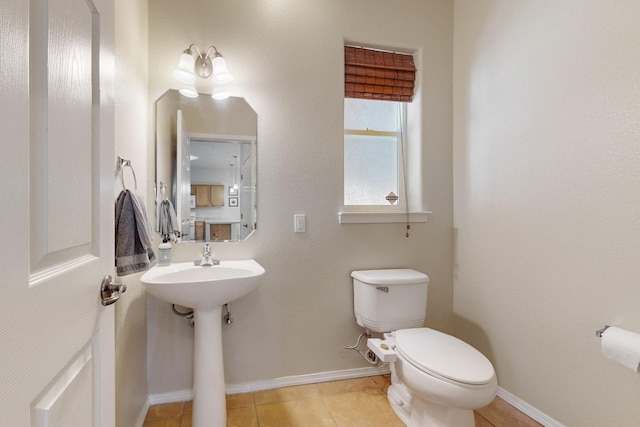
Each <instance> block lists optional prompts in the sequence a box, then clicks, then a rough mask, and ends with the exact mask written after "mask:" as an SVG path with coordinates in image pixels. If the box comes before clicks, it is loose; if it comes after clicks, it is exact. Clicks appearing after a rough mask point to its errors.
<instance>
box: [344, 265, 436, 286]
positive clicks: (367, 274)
mask: <svg viewBox="0 0 640 427" xmlns="http://www.w3.org/2000/svg"><path fill="white" fill-rule="evenodd" d="M351 277H353V278H354V279H356V280H359V281H361V282H363V283H367V284H370V285H387V286H389V285H406V284H411V283H424V282H429V276H427V275H426V274H424V273H420V272H419V271H416V270H412V269H410V268H388V269H382V270H359V271H353V272H351Z"/></svg>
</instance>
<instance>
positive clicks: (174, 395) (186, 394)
mask: <svg viewBox="0 0 640 427" xmlns="http://www.w3.org/2000/svg"><path fill="white" fill-rule="evenodd" d="M187 400H193V390H192V389H188V390H177V391H170V392H168V393H156V394H152V395H150V396H149V404H150V405H160V404H162V403H173V402H184V401H187Z"/></svg>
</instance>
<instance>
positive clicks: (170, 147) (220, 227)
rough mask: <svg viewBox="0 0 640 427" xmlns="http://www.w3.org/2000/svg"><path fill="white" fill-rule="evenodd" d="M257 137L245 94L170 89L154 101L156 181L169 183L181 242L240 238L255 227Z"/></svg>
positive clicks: (248, 234) (158, 183)
mask: <svg viewBox="0 0 640 427" xmlns="http://www.w3.org/2000/svg"><path fill="white" fill-rule="evenodd" d="M256 135H257V115H256V113H255V111H253V109H252V108H251V106H250V105H249V104H248V103H247V102H246V101H245V100H244V99H243V98H227V99H225V100H214V99H212V98H211V97H210V96H200V97H198V98H196V99H192V98H185V97H182V96H180V94H179V93H178V92H177V91H175V90H169V91H167V92H166V93H165V94H164V95H162V96H161V97H160V98H159V99H158V100H157V101H156V184H157V185H158V188H159V186H160V185H161V184H160V183H164V184H165V185H166V187H167V189H166V193H165V194H166V195H167V197H169V198H170V200H171V201H172V203H173V205H174V207H175V210H176V216H177V220H178V227H179V228H180V233H178V234H179V235H180V237H179V239H178V240H179V241H182V242H190V241H191V242H193V241H242V240H246V239H247V238H248V237H249V236H250V235H251V234H252V233H253V232H254V231H255V229H256V223H257V218H256V211H257V203H256V202H257V191H256V188H257V185H256V184H257V182H256V165H257V159H256V154H257V149H256V143H257V136H256ZM158 197H162V196H161V195H158Z"/></svg>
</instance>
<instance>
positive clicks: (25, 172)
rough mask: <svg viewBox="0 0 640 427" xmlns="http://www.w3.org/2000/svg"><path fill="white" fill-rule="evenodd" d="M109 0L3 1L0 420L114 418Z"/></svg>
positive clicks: (55, 426) (41, 423)
mask: <svg viewBox="0 0 640 427" xmlns="http://www.w3.org/2000/svg"><path fill="white" fill-rule="evenodd" d="M113 7H114V6H113V0H3V3H2V8H1V10H0V52H1V53H0V87H1V88H2V96H0V130H1V136H0V138H1V139H0V140H1V141H2V142H1V147H0V148H1V149H2V150H1V154H0V206H1V207H0V211H1V215H0V230H2V231H1V232H2V240H1V245H0V269H1V271H0V277H1V279H0V426H11V427H27V426H37V427H62V426H64V427H89V426H94V427H113V426H114V425H115V416H114V397H115V396H114V395H115V392H114V389H115V388H114V329H113V328H114V320H113V310H114V308H113V306H108V307H103V306H102V304H101V299H100V292H99V287H100V283H101V281H102V278H103V276H105V275H108V274H113V271H114V267H113V264H114V259H113V254H114V251H113V230H114V226H113V217H114V198H113V195H114V190H113V182H114V168H115V165H114V153H113V100H112V94H113V88H112V85H113V68H114V64H113V61H114V59H113V52H112V46H113Z"/></svg>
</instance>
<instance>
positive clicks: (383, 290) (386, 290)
mask: <svg viewBox="0 0 640 427" xmlns="http://www.w3.org/2000/svg"><path fill="white" fill-rule="evenodd" d="M376 289H377V290H379V291H381V292H386V293H389V287H388V286H378V287H377V288H376Z"/></svg>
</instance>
